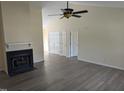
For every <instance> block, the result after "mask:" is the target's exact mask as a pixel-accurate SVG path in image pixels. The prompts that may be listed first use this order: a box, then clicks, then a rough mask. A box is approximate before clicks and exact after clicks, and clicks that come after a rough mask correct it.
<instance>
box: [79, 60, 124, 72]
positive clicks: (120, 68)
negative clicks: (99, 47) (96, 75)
mask: <svg viewBox="0 0 124 93" xmlns="http://www.w3.org/2000/svg"><path fill="white" fill-rule="evenodd" d="M78 60H80V61H84V62H88V63H93V64H97V65H101V66H106V67H110V68H115V69H119V70H124V68H122V67H118V66H113V65H109V64H103V63H96V62H94V61H90V60H85V59H79V58H78Z"/></svg>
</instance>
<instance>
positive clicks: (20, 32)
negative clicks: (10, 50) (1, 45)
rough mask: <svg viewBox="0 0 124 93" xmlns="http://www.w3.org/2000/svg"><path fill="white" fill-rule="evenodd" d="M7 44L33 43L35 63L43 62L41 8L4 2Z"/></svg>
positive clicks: (26, 3)
mask: <svg viewBox="0 0 124 93" xmlns="http://www.w3.org/2000/svg"><path fill="white" fill-rule="evenodd" d="M2 16H3V25H4V32H5V42H6V43H8V42H13V43H14V42H32V43H33V52H34V62H39V61H43V57H44V56H43V38H42V23H41V22H42V19H41V18H42V16H41V8H40V7H36V6H34V5H33V4H32V3H31V2H2Z"/></svg>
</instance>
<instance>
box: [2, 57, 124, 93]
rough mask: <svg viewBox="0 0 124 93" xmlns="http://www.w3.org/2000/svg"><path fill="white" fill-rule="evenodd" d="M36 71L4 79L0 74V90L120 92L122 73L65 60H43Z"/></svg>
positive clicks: (61, 58)
mask: <svg viewBox="0 0 124 93" xmlns="http://www.w3.org/2000/svg"><path fill="white" fill-rule="evenodd" d="M35 67H36V68H37V69H35V70H33V71H30V72H26V73H22V74H19V75H16V76H13V77H8V76H7V75H6V74H5V73H2V72H1V73H0V89H7V90H13V91H15V90H25V91H87V90H88V91H91V90H92V91H94V90H95V91H99V90H105V91H109V90H112V91H115V90H119V91H120V90H124V71H122V70H118V69H114V68H109V67H105V66H100V65H96V64H91V63H87V62H81V61H77V60H76V59H68V58H66V57H62V56H57V55H49V56H45V62H44V63H41V62H40V63H37V64H35Z"/></svg>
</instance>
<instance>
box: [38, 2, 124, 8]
mask: <svg viewBox="0 0 124 93" xmlns="http://www.w3.org/2000/svg"><path fill="white" fill-rule="evenodd" d="M37 3H38V2H37ZM69 3H70V4H80V5H90V6H104V7H119V8H124V1H70V2H69ZM38 4H40V5H41V6H42V7H50V6H52V7H54V6H59V7H60V6H61V7H63V6H65V7H66V1H41V2H40V3H38Z"/></svg>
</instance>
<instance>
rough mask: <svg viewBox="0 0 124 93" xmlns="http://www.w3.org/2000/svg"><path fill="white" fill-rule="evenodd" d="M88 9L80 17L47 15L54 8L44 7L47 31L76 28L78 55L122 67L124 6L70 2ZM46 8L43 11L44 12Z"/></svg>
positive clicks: (76, 8) (89, 59)
mask: <svg viewBox="0 0 124 93" xmlns="http://www.w3.org/2000/svg"><path fill="white" fill-rule="evenodd" d="M71 7H72V8H74V9H75V10H82V9H87V10H88V11H89V13H88V14H82V18H79V19H78V18H70V19H61V20H60V19H59V18H60V17H57V16H56V17H49V16H47V15H48V14H50V13H51V12H53V13H55V11H54V9H55V8H51V10H50V8H46V9H45V8H44V10H43V11H44V12H43V13H44V14H43V15H44V21H45V20H46V21H47V24H45V27H46V29H47V31H78V35H79V36H78V59H79V60H84V61H88V62H93V63H96V64H102V65H107V66H112V67H116V68H120V69H124V18H123V17H124V8H110V7H95V6H81V5H78V6H77V5H71ZM45 12H46V13H45Z"/></svg>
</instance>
